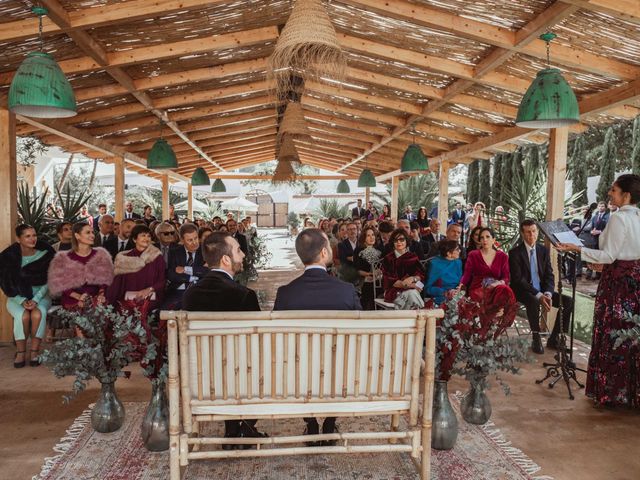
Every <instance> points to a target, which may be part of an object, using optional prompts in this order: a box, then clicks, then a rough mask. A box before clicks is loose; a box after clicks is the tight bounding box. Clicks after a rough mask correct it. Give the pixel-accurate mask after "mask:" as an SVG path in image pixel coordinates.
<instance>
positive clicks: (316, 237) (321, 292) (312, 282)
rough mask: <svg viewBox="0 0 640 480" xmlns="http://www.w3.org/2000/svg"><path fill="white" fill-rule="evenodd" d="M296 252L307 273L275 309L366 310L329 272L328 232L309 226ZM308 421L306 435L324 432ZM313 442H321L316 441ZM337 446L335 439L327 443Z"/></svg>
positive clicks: (330, 426) (284, 290)
mask: <svg viewBox="0 0 640 480" xmlns="http://www.w3.org/2000/svg"><path fill="white" fill-rule="evenodd" d="M296 253H297V254H298V256H299V257H300V260H301V261H302V263H303V264H304V267H305V268H304V273H303V274H302V275H301V276H300V277H298V278H296V279H295V280H293V281H292V282H291V283H289V284H288V285H283V286H282V287H280V288H279V289H278V293H277V294H276V301H275V304H274V306H273V310H274V311H275V310H362V306H361V305H360V299H359V298H358V294H357V292H356V289H355V287H354V286H353V285H352V284H350V283H346V282H343V281H342V280H338V279H337V278H335V277H332V276H330V275H329V274H328V273H327V266H328V265H330V264H331V261H332V259H333V253H332V252H331V245H330V244H329V239H328V238H327V236H326V235H325V233H324V232H323V231H322V230H320V229H318V228H308V229H306V230H303V231H302V232H300V233H299V234H298V237H297V238H296ZM304 421H305V422H307V428H306V430H305V432H304V433H305V435H317V434H318V433H319V432H320V426H319V424H318V421H317V420H316V419H315V418H313V417H307V418H305V419H304ZM336 431H337V430H336V419H335V417H327V418H326V419H325V421H324V424H323V425H322V433H333V432H336ZM309 443H310V444H313V445H317V443H315V442H309ZM324 444H325V445H334V444H335V442H334V441H327V442H324Z"/></svg>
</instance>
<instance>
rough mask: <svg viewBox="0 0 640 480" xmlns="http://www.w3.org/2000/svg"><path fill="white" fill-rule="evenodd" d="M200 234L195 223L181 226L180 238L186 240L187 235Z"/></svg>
mask: <svg viewBox="0 0 640 480" xmlns="http://www.w3.org/2000/svg"><path fill="white" fill-rule="evenodd" d="M193 232H196V233H197V232H198V226H197V225H196V224H195V223H185V224H184V225H181V226H180V238H184V236H185V235H186V234H187V233H193Z"/></svg>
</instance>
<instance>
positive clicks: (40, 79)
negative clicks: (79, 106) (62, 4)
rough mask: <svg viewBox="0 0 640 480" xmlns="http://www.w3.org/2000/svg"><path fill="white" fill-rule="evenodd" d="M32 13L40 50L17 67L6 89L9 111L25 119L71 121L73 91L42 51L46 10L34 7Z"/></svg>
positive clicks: (53, 61)
mask: <svg viewBox="0 0 640 480" xmlns="http://www.w3.org/2000/svg"><path fill="white" fill-rule="evenodd" d="M31 11H32V12H33V13H34V14H36V15H37V16H38V19H39V22H40V23H39V39H40V50H39V51H37V52H31V53H29V54H28V55H27V58H25V59H24V61H23V62H22V64H21V65H20V66H19V67H18V70H17V71H16V74H15V76H14V77H13V80H12V81H11V87H10V88H9V98H8V101H7V104H8V106H9V110H10V111H11V112H12V113H15V114H17V115H24V116H25V117H35V118H67V117H73V116H74V115H76V114H77V111H76V97H75V95H74V94H73V88H71V84H70V83H69V80H67V77H65V75H64V73H63V72H62V70H61V69H60V66H59V65H58V64H57V63H56V61H55V60H54V58H53V57H52V56H51V55H49V54H48V53H46V52H44V51H43V46H44V41H43V39H42V16H43V15H46V14H47V13H48V12H47V9H46V8H43V7H33V9H32V10H31Z"/></svg>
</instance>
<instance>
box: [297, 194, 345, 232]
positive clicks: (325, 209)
mask: <svg viewBox="0 0 640 480" xmlns="http://www.w3.org/2000/svg"><path fill="white" fill-rule="evenodd" d="M313 213H314V214H315V215H317V216H318V217H319V218H329V217H335V218H349V217H351V211H350V209H349V205H347V204H344V205H341V204H340V203H338V200H336V199H335V198H321V199H320V205H319V206H318V208H317V209H316V210H315V212H313ZM296 228H297V227H296Z"/></svg>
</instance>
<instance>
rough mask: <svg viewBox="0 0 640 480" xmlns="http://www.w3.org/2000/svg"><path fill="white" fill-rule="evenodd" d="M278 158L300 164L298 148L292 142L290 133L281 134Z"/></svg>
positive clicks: (296, 164) (295, 164)
mask: <svg viewBox="0 0 640 480" xmlns="http://www.w3.org/2000/svg"><path fill="white" fill-rule="evenodd" d="M278 160H280V161H287V162H291V163H292V164H293V165H294V166H298V165H300V157H299V156H298V150H297V149H296V146H295V144H294V143H293V138H292V137H291V135H287V134H285V135H283V136H282V143H280V150H279V151H278Z"/></svg>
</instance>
